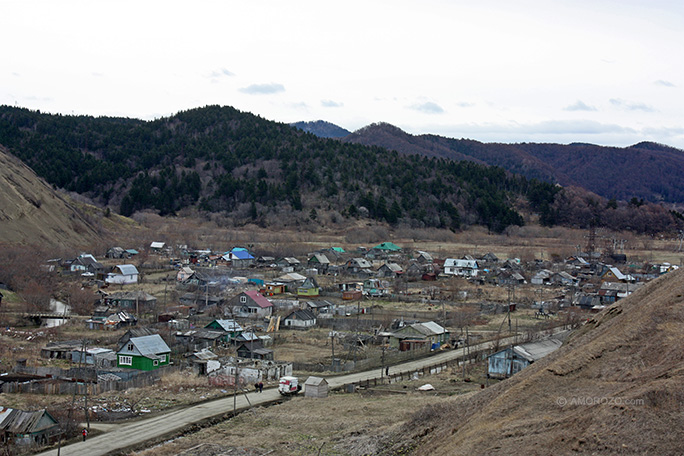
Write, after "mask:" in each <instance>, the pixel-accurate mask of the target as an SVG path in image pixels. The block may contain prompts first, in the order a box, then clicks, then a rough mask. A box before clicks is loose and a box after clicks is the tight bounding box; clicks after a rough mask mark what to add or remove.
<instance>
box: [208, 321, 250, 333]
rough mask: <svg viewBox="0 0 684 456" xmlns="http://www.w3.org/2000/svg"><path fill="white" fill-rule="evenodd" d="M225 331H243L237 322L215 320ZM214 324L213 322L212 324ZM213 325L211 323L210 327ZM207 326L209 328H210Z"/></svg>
mask: <svg viewBox="0 0 684 456" xmlns="http://www.w3.org/2000/svg"><path fill="white" fill-rule="evenodd" d="M214 321H215V322H216V324H217V325H219V326H220V327H221V329H223V330H224V331H242V326H240V324H239V323H238V322H237V321H235V320H214ZM212 323H213V322H212ZM210 324H211V323H209V325H210ZM209 325H207V326H209Z"/></svg>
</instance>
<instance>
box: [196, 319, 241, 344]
mask: <svg viewBox="0 0 684 456" xmlns="http://www.w3.org/2000/svg"><path fill="white" fill-rule="evenodd" d="M204 328H205V329H215V330H217V331H221V332H224V333H225V334H226V335H225V336H224V337H222V338H221V340H223V341H224V342H230V340H231V339H234V338H236V337H237V336H239V335H240V334H242V331H244V330H243V328H242V326H240V324H239V323H238V322H237V321H235V320H214V321H212V322H211V323H209V324H208V325H207V326H205V327H204Z"/></svg>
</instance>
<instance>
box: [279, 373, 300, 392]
mask: <svg viewBox="0 0 684 456" xmlns="http://www.w3.org/2000/svg"><path fill="white" fill-rule="evenodd" d="M301 390H302V385H300V384H299V379H298V378H297V377H289V376H285V377H280V381H279V382H278V392H279V393H280V394H282V395H283V396H293V395H295V394H297V393H298V392H300V391H301Z"/></svg>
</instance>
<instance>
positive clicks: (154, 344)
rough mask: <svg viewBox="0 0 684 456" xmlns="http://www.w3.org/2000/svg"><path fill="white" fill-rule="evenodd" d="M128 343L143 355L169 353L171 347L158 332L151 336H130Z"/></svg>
mask: <svg viewBox="0 0 684 456" xmlns="http://www.w3.org/2000/svg"><path fill="white" fill-rule="evenodd" d="M129 342H130V343H132V344H133V345H135V347H136V348H137V349H138V350H139V351H140V353H141V354H142V355H143V356H150V355H157V354H159V353H169V352H171V349H170V348H169V346H168V345H166V342H164V339H162V338H161V336H160V335H159V334H152V335H151V336H142V337H131V338H130V340H129Z"/></svg>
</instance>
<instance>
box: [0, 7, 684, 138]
mask: <svg viewBox="0 0 684 456" xmlns="http://www.w3.org/2000/svg"><path fill="white" fill-rule="evenodd" d="M0 42H2V46H1V48H0V49H1V50H0V55H1V59H0V104H7V105H13V106H20V107H27V108H31V109H40V110H41V111H46V112H51V113H58V112H59V113H63V114H72V113H73V114H88V115H94V116H100V115H106V116H124V117H135V118H140V119H154V118H159V117H165V116H169V115H172V114H174V113H176V112H178V111H181V110H186V109H191V108H196V107H201V106H205V105H209V104H218V105H229V106H233V107H235V108H237V109H240V110H242V111H248V112H251V113H254V114H258V115H260V116H262V117H264V118H267V119H270V120H276V121H280V122H295V121H300V120H319V119H321V120H327V121H329V122H332V123H335V124H337V125H339V126H341V127H343V128H346V129H348V130H352V131H353V130H356V129H358V128H361V127H363V126H365V125H368V124H370V123H374V122H388V123H391V124H393V125H396V126H398V127H400V128H402V129H404V130H405V131H407V132H409V133H412V134H422V133H434V134H439V135H443V136H448V137H454V138H462V137H465V138H472V139H476V140H480V141H484V142H558V143H569V142H589V143H595V144H602V145H616V146H627V145H631V144H634V143H637V142H639V141H644V140H647V141H656V142H660V143H664V144H668V145H672V146H675V147H678V148H682V149H684V92H683V90H684V58H683V57H682V46H684V2H682V1H681V0H671V1H664V0H643V1H636V0H614V1H608V0H568V1H557V0H528V1H524V0H523V1H517V0H477V1H476V0H470V1H446V0H443V1H439V0H421V1H417V0H414V1H402V0H392V1H390V0H387V1H375V0H364V1H357V0H348V1H344V2H342V1H334V2H333V1H325V0H314V1H284V0H264V1H259V0H242V1H232V0H218V1H201V0H199V1H193V2H189V1H187V0H186V1H182V2H181V1H172V0H165V1H156V0H150V1H145V0H136V1H126V0H117V1H105V0H84V1H74V0H59V1H55V0H45V1H33V0H17V1H14V0H11V1H8V0H0Z"/></svg>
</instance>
